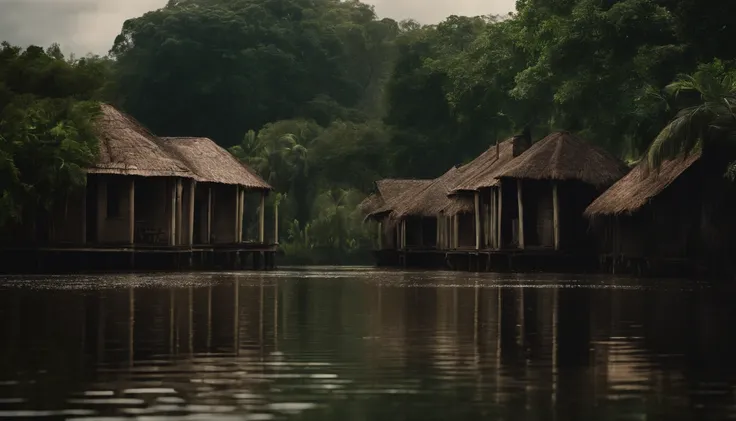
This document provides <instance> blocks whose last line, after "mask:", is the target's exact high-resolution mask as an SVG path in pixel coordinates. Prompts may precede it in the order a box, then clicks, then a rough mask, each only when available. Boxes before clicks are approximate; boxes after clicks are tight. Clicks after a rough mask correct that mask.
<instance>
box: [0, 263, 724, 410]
mask: <svg viewBox="0 0 736 421" xmlns="http://www.w3.org/2000/svg"><path fill="white" fill-rule="evenodd" d="M381 276H382V278H381V279H375V280H372V281H371V282H348V281H346V279H345V278H344V277H336V278H334V279H329V278H320V279H315V280H310V279H307V278H293V279H291V278H289V279H283V280H277V279H274V278H273V277H266V276H264V275H262V274H257V273H254V274H251V275H237V276H236V275H233V276H200V277H198V278H194V277H191V276H188V277H182V276H177V275H171V276H163V277H159V278H142V277H138V276H133V275H130V276H125V277H120V278H116V279H114V280H113V279H107V280H106V281H105V282H106V283H107V285H108V287H102V286H101V285H100V286H99V287H100V288H102V289H96V288H98V287H96V286H94V285H95V284H94V281H85V282H83V283H82V284H80V286H79V288H76V287H73V286H72V287H70V288H63V289H53V288H48V285H49V284H47V283H44V284H41V285H40V288H39V290H38V292H35V291H34V292H33V293H28V291H25V290H22V289H12V288H11V289H7V290H5V291H3V294H0V335H1V336H2V338H3V341H4V346H3V347H2V349H1V350H0V379H2V381H4V380H6V379H9V380H12V381H19V382H21V384H22V386H18V388H17V389H15V390H16V392H14V393H18V394H21V395H22V396H23V397H24V399H27V401H26V403H24V404H23V405H29V406H33V407H44V405H50V404H51V400H47V399H52V398H51V397H55V398H53V400H54V402H64V401H65V400H64V399H61V400H59V399H60V397H62V398H63V397H66V398H65V399H67V400H68V401H69V402H71V401H75V402H82V404H83V403H84V402H87V403H89V404H90V405H93V402H91V401H90V399H102V398H93V397H92V395H93V394H90V395H88V396H87V397H86V398H85V399H86V400H82V401H79V400H78V399H79V398H78V397H79V396H80V395H81V394H83V392H89V391H97V392H100V391H104V393H109V395H104V396H105V399H113V398H126V399H130V398H139V397H140V398H142V399H140V400H134V401H130V402H129V403H127V404H125V405H123V404H122V403H121V404H120V405H123V406H124V407H125V408H126V409H125V410H126V411H148V413H149V414H153V413H157V411H164V412H165V411H170V412H168V413H167V414H168V415H181V414H185V413H187V411H188V409H187V408H190V407H195V408H199V409H200V410H202V411H230V412H236V413H241V412H243V413H262V412H274V411H276V410H277V409H278V408H280V406H279V405H278V403H283V402H298V403H300V404H302V406H295V408H297V407H298V408H313V407H314V408H315V411H316V412H315V416H316V417H317V418H316V419H335V420H338V419H349V418H350V414H351V413H363V414H366V416H367V417H369V418H373V417H377V416H383V417H389V418H390V414H391V413H393V412H389V411H397V409H396V406H395V405H397V404H401V405H403V406H402V407H401V408H407V409H406V411H408V412H411V413H413V414H414V413H422V411H423V410H422V408H427V411H428V412H427V413H426V414H424V415H426V416H428V417H430V418H431V417H432V414H433V413H434V412H436V411H439V409H438V408H440V407H442V408H444V409H443V410H442V411H446V412H444V415H447V416H450V417H451V418H452V419H455V417H458V416H460V417H461V418H462V417H466V418H465V419H479V417H484V416H490V415H489V414H495V416H499V417H502V418H504V419H515V418H516V419H518V418H522V419H540V420H542V419H550V418H555V419H565V420H567V419H600V418H601V417H602V416H603V415H607V416H611V417H614V418H620V417H624V416H639V417H644V416H646V414H649V415H650V416H653V415H654V414H656V415H657V416H662V417H666V419H672V420H684V419H697V418H698V417H697V416H696V415H697V414H705V412H702V411H703V410H702V407H703V406H702V405H701V404H705V403H707V404H708V407H709V408H711V409H712V410H713V411H721V412H717V414H720V415H723V414H725V413H728V411H730V409H729V408H731V409H733V408H735V407H736V402H735V401H734V398H733V394H728V393H720V394H716V393H715V390H716V389H717V390H719V391H721V392H725V391H726V390H727V389H728V387H730V386H728V385H729V384H734V382H735V381H736V378H734V376H733V373H734V370H732V368H731V364H730V363H729V362H728V360H727V355H728V354H729V353H730V352H733V345H731V344H729V343H728V340H727V339H726V338H724V337H723V336H722V335H721V336H720V337H719V336H718V335H714V334H713V333H712V332H713V331H716V330H717V329H715V327H719V328H727V326H729V323H731V322H732V321H733V319H734V315H735V314H734V313H733V311H730V310H728V311H727V312H726V311H725V310H723V309H725V308H726V307H723V304H724V303H720V302H716V301H714V300H718V297H715V296H714V295H712V294H710V293H706V292H703V293H700V292H697V294H699V296H701V299H700V301H699V304H698V305H697V307H698V309H702V308H706V307H713V308H715V309H721V310H714V311H706V310H703V311H700V310H698V311H697V312H679V313H678V316H677V317H676V322H677V328H671V327H670V326H672V324H671V321H670V319H669V318H661V317H659V315H660V314H672V311H674V310H675V309H677V308H682V306H683V305H685V303H686V302H687V301H688V300H689V299H688V298H687V294H693V293H695V292H693V291H689V292H682V293H679V292H678V293H674V292H673V293H668V292H662V293H661V294H657V295H647V294H641V291H639V290H636V289H627V288H621V286H620V287H619V288H567V287H564V284H563V287H557V286H556V285H557V284H556V282H557V281H556V280H555V279H553V278H549V279H546V280H544V279H543V280H538V281H535V282H536V284H535V285H534V286H527V287H524V288H522V287H520V286H522V285H524V283H523V282H522V281H518V280H515V279H511V278H509V279H506V280H499V281H498V282H494V283H489V282H488V280H484V279H482V278H480V277H478V278H477V279H469V280H468V281H469V283H465V284H464V285H453V284H451V282H452V281H451V280H446V279H441V278H431V279H430V278H427V279H421V280H418V279H417V278H416V275H412V274H391V275H386V274H385V273H384V274H383V275H381ZM89 282H92V284H90V283H89ZM552 282H555V285H552ZM305 284H306V285H305ZM116 285H125V287H123V288H117V287H115V286H116ZM499 285H501V286H502V287H499ZM703 294H705V295H703ZM694 314H701V315H702V316H698V317H696V316H694ZM706 327H708V328H706ZM683 329H687V331H691V332H699V333H698V334H697V335H694V336H690V337H687V338H685V337H683V335H682V334H681V332H682V330H683ZM62 331H63V332H64V337H63V338H61V337H59V336H58V334H57V333H56V332H62ZM51 350H53V352H50V351H51ZM50 355H53V358H51V357H50ZM690 361H701V362H700V363H698V364H699V365H698V367H699V368H698V369H697V370H695V369H692V370H691V369H690V368H692V367H690V366H689V365H688V364H690ZM39 373H44V374H43V375H41V374H39ZM718 385H721V386H718ZM701 387H705V388H709V389H708V390H711V392H712V393H710V394H707V393H700V391H701V389H700V388H701ZM141 389H143V390H144V391H146V390H148V392H147V393H149V394H151V395H147V396H136V395H135V393H143V392H135V391H136V390H141ZM151 389H153V390H151ZM2 390H3V389H2V383H0V391H2ZM131 390H132V391H133V392H131ZM100 393H102V392H100ZM157 394H158V395H157ZM159 395H161V396H159ZM149 396H150V397H151V398H150V399H149ZM157 396H158V397H157ZM358 396H360V397H361V399H357V397H358ZM663 396H667V399H666V400H660V398H661V397H663ZM154 397H155V399H154ZM657 397H660V398H657ZM458 402H462V405H458ZM164 403H166V404H167V405H169V406H161V405H164ZM645 404H646V405H645ZM172 405H173V406H172ZM699 405H701V406H699ZM93 406H94V405H93ZM95 408H96V410H100V411H101V412H100V413H99V415H100V416H114V415H116V414H117V412H115V411H116V408H114V407H112V406H111V407H109V408H107V407H106V409H104V410H101V409H100V406H99V405H97V406H96V407H95ZM166 408H168V409H166ZM316 408H322V409H327V408H329V411H322V409H316ZM698 408H701V409H698ZM401 410H403V409H399V411H401ZM442 411H440V412H442ZM699 411H700V412H699ZM724 411H725V412H724ZM141 413H142V412H141ZM713 414H716V412H713ZM693 417H694V418H693ZM713 419H722V418H718V417H715V418H713Z"/></svg>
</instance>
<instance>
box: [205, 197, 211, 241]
mask: <svg viewBox="0 0 736 421" xmlns="http://www.w3.org/2000/svg"><path fill="white" fill-rule="evenodd" d="M205 242H206V243H207V244H212V186H209V187H207V235H206V236H205Z"/></svg>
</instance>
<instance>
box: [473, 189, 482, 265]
mask: <svg viewBox="0 0 736 421" xmlns="http://www.w3.org/2000/svg"><path fill="white" fill-rule="evenodd" d="M474 216H475V224H474V225H475V249H476V250H480V231H481V225H480V192H477V191H476V192H475V215H474Z"/></svg>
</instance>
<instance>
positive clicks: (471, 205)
mask: <svg viewBox="0 0 736 421" xmlns="http://www.w3.org/2000/svg"><path fill="white" fill-rule="evenodd" d="M448 199H449V201H448V203H447V206H445V207H444V209H442V214H443V215H446V216H453V215H457V214H460V213H473V212H475V199H474V198H473V197H472V196H468V195H462V194H456V195H453V196H450V197H449V198H448Z"/></svg>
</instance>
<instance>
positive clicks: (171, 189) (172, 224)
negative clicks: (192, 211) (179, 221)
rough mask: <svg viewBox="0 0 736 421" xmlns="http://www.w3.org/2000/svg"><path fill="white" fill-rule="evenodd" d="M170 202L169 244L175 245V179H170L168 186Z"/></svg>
mask: <svg viewBox="0 0 736 421" xmlns="http://www.w3.org/2000/svg"><path fill="white" fill-rule="evenodd" d="M169 195H170V200H171V203H170V204H169V206H170V207H169V245H170V246H174V245H176V180H175V179H173V178H172V179H171V184H170V187H169Z"/></svg>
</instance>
